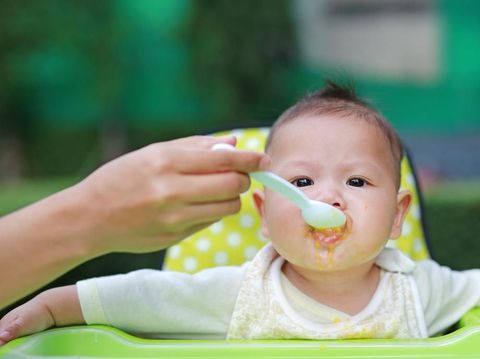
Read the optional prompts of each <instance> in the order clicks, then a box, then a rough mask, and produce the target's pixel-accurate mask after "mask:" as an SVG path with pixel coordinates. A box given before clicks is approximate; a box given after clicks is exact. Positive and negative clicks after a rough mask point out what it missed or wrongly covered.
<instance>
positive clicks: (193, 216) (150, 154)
mask: <svg viewBox="0 0 480 359" xmlns="http://www.w3.org/2000/svg"><path fill="white" fill-rule="evenodd" d="M216 143H229V144H234V143H235V138H234V137H227V138H214V137H206V136H196V137H189V138H183V139H179V140H174V141H169V142H162V143H156V144H153V145H150V146H147V147H144V148H142V149H140V150H138V151H135V152H132V153H129V154H126V155H124V156H122V157H119V158H118V159H116V160H114V161H112V162H109V163H107V164H105V165H104V166H102V167H100V168H99V169H98V170H96V171H95V172H93V173H92V174H91V175H90V176H88V177H87V178H86V179H84V180H83V181H81V182H80V183H78V184H77V185H75V186H72V187H70V188H67V189H66V190H63V191H61V192H59V193H56V194H54V195H52V196H50V197H47V198H46V199H44V200H42V201H39V202H37V203H34V204H32V205H30V206H28V207H26V208H24V209H21V210H19V211H17V212H14V213H12V214H10V215H8V216H5V217H3V218H0V234H1V235H0V248H2V250H1V251H0V263H1V264H2V271H0V284H1V288H2V290H0V308H2V307H4V306H6V305H8V304H10V303H12V302H13V301H15V300H16V299H19V298H21V297H22V296H24V295H26V294H28V293H30V292H32V291H34V290H35V289H37V288H39V287H40V286H42V285H44V284H46V283H48V282H49V281H51V280H53V279H54V278H56V277H58V276H59V275H61V274H63V273H65V272H66V271H67V270H70V269H72V268H73V267H75V266H77V265H78V264H80V263H83V262H85V261H87V260H89V259H92V258H94V257H97V256H100V255H103V254H106V253H110V252H147V251H154V250H158V249H162V248H165V247H167V246H169V245H172V244H174V243H176V242H178V241H180V240H181V239H183V238H185V237H186V236H188V235H190V234H191V233H194V232H195V231H198V230H199V229H201V228H203V227H205V226H208V225H209V224H211V223H213V222H215V221H217V220H218V219H220V218H221V217H223V216H226V215H229V214H232V213H235V212H236V211H238V209H239V208H240V198H239V195H240V193H242V192H243V191H245V190H246V189H247V188H248V186H249V183H250V182H249V178H248V176H247V175H246V173H247V172H252V171H257V170H259V169H261V168H263V167H264V165H263V166H262V165H261V163H262V162H266V161H267V160H266V158H265V156H264V155H263V154H260V153H255V152H243V151H238V152H226V151H211V150H210V149H211V147H212V146H213V145H214V144H216Z"/></svg>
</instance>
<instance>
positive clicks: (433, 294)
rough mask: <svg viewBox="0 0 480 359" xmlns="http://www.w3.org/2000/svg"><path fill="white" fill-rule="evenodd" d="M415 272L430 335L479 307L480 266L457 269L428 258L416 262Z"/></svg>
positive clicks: (442, 329) (440, 331) (443, 329)
mask: <svg viewBox="0 0 480 359" xmlns="http://www.w3.org/2000/svg"><path fill="white" fill-rule="evenodd" d="M413 275H414V278H415V280H416V282H417V288H418V292H419V296H420V301H421V302H422V306H423V311H424V315H425V322H426V325H427V331H428V335H429V336H433V335H438V334H440V333H442V332H444V331H445V330H446V329H448V328H449V327H450V326H451V325H453V324H455V323H456V322H457V321H458V320H459V319H460V318H461V317H462V315H464V314H465V313H466V312H467V311H469V310H470V309H472V308H473V307H475V306H480V269H471V270H466V271H454V270H452V269H450V268H447V267H443V266H440V265H439V264H438V263H436V262H434V261H431V260H426V261H422V262H419V263H418V264H417V267H416V269H415V270H414V272H413Z"/></svg>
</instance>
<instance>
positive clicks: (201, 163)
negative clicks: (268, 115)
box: [175, 149, 266, 174]
mask: <svg viewBox="0 0 480 359" xmlns="http://www.w3.org/2000/svg"><path fill="white" fill-rule="evenodd" d="M265 167H266V156H265V154H263V153H259V152H252V151H211V150H209V149H207V150H196V151H192V150H183V151H182V150H179V151H177V153H176V162H175V168H176V169H177V171H178V172H180V173H184V174H198V173H215V172H226V171H236V172H245V173H247V172H255V171H259V170H262V169H264V168H265Z"/></svg>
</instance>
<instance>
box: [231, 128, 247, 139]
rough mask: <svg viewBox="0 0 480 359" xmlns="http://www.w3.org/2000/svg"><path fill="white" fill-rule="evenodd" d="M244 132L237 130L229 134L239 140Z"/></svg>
mask: <svg viewBox="0 0 480 359" xmlns="http://www.w3.org/2000/svg"><path fill="white" fill-rule="evenodd" d="M244 133H245V131H244V130H240V129H237V130H233V131H231V132H230V134H231V135H232V136H235V137H236V138H237V140H238V139H240V137H242V136H243V135H244Z"/></svg>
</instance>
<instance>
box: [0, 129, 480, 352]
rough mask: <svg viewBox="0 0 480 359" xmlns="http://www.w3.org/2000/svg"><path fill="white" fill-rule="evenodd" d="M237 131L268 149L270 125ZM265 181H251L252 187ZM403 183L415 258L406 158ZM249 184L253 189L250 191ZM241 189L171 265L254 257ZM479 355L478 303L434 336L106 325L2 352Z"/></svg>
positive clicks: (244, 145)
mask: <svg viewBox="0 0 480 359" xmlns="http://www.w3.org/2000/svg"><path fill="white" fill-rule="evenodd" d="M232 133H233V134H235V135H236V136H237V147H238V148H239V149H248V150H256V151H261V150H263V145H264V143H265V139H266V136H267V134H268V129H265V128H251V129H242V130H234V131H229V132H228V133H227V132H223V133H220V134H221V135H225V134H232ZM259 187H260V184H258V183H255V181H253V183H252V189H255V188H259ZM401 187H402V188H403V189H408V190H410V191H411V192H412V194H413V203H412V209H411V211H410V213H409V214H408V216H407V218H406V220H405V225H404V227H403V234H402V237H401V238H400V239H398V240H396V241H395V242H392V243H389V245H392V246H395V247H397V248H399V249H400V250H402V251H403V252H404V253H406V254H408V255H409V256H410V257H411V258H413V259H414V260H421V259H425V258H428V257H429V252H428V246H427V243H426V239H425V233H424V229H423V223H422V218H421V214H422V211H421V203H420V197H419V192H418V189H417V185H416V181H415V177H414V175H413V171H412V168H411V165H410V163H409V160H408V158H404V160H403V162H402V183H401ZM252 189H251V190H252ZM251 190H250V191H249V192H247V193H246V194H244V195H242V197H241V200H242V210H241V211H240V213H238V214H237V215H235V216H230V217H227V218H224V219H223V220H221V221H220V222H217V223H215V224H214V225H212V226H210V227H209V228H207V229H204V230H202V231H200V232H198V233H196V234H195V235H193V236H191V237H190V238H188V239H186V240H184V241H182V242H181V243H180V244H179V245H176V246H173V247H171V248H170V249H169V250H168V252H167V255H166V258H165V269H167V270H176V271H183V272H189V273H194V272H198V271H200V270H202V269H205V268H209V267H213V266H218V265H238V264H242V263H243V262H245V261H246V260H249V259H251V258H252V257H253V256H254V255H255V253H256V252H257V251H258V250H259V249H260V248H261V247H262V246H263V245H264V244H265V243H266V239H265V238H263V237H262V236H261V233H260V230H259V229H260V222H259V219H258V216H256V214H255V209H254V206H253V203H252V201H251V196H250V192H251ZM420 356H421V357H428V358H460V357H462V358H464V357H466V358H479V357H480V307H479V308H474V309H473V310H471V311H470V312H469V313H467V314H466V315H465V316H464V317H463V318H462V320H461V321H460V322H459V323H458V326H457V328H456V330H455V331H453V332H451V333H449V334H446V335H443V336H439V337H435V338H428V339H409V340H397V339H354V340H245V341H226V340H162V339H142V338H138V337H134V336H132V335H129V334H127V333H125V332H123V331H121V330H118V329H115V328H111V327H107V326H98V325H95V326H75V327H66V328H55V329H50V330H47V331H45V332H42V333H37V334H34V335H30V336H27V337H24V338H18V339H16V340H13V341H12V342H10V343H8V344H6V345H5V346H3V347H0V357H2V358H46V357H63V358H69V357H70V358H71V357H75V358H148V357H150V358H151V357H157V358H172V357H175V358H187V357H188V358H192V357H209V358H247V357H248V358H251V357H256V358H359V357H361V358H414V357H420Z"/></svg>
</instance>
